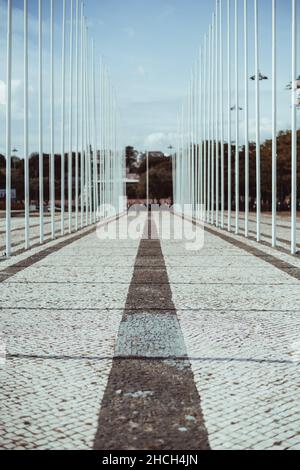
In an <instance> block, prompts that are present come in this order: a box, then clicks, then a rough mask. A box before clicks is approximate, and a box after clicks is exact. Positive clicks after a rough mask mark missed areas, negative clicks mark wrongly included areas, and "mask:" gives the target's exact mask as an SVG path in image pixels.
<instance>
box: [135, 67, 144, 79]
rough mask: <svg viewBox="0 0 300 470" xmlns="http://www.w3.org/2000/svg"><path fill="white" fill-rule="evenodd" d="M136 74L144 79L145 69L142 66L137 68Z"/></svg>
mask: <svg viewBox="0 0 300 470" xmlns="http://www.w3.org/2000/svg"><path fill="white" fill-rule="evenodd" d="M137 72H138V74H139V75H140V76H141V77H144V75H145V69H144V67H143V66H142V65H139V66H138V68H137Z"/></svg>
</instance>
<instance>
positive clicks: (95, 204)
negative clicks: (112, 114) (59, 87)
mask: <svg viewBox="0 0 300 470" xmlns="http://www.w3.org/2000/svg"><path fill="white" fill-rule="evenodd" d="M92 78H93V93H92V96H93V147H94V152H93V167H94V168H93V180H94V223H95V222H96V221H97V214H98V164H97V136H96V128H97V124H96V123H97V121H96V119H97V114H96V77H95V43H94V40H93V42H92Z"/></svg>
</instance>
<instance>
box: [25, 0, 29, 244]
mask: <svg viewBox="0 0 300 470" xmlns="http://www.w3.org/2000/svg"><path fill="white" fill-rule="evenodd" d="M28 153H29V148H28V0H24V197H25V249H26V250H27V249H28V248H29V246H30V212H29V205H30V201H29V198H30V192H29V155H28Z"/></svg>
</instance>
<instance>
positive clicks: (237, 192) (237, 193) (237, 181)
mask: <svg viewBox="0 0 300 470" xmlns="http://www.w3.org/2000/svg"><path fill="white" fill-rule="evenodd" d="M238 33H239V28H238V0H235V106H236V109H235V233H236V234H238V233H239V222H240V218H239V210H240V208H239V204H240V189H239V185H240V175H239V171H240V168H239V167H240V165H239V106H240V104H239V57H238V40H239V37H238Z"/></svg>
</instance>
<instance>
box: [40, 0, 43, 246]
mask: <svg viewBox="0 0 300 470" xmlns="http://www.w3.org/2000/svg"><path fill="white" fill-rule="evenodd" d="M42 14H43V10H42V0H39V190H40V191H39V205H40V243H43V242H44V155H43V38H42V35H43V29H42Z"/></svg>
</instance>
